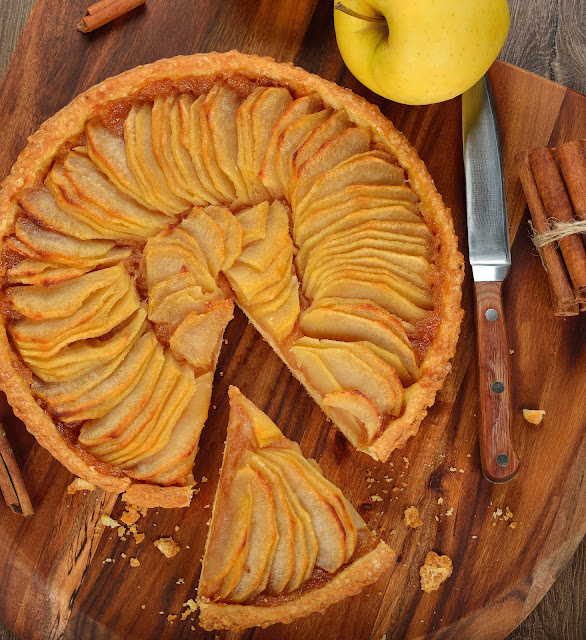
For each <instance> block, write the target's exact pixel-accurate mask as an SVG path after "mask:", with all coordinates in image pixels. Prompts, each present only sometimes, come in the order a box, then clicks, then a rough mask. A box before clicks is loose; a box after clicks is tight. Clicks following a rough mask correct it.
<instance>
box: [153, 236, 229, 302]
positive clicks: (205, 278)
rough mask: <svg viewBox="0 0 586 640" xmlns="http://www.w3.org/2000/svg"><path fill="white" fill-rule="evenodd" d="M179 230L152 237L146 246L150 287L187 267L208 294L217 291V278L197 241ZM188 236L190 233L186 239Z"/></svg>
mask: <svg viewBox="0 0 586 640" xmlns="http://www.w3.org/2000/svg"><path fill="white" fill-rule="evenodd" d="M183 234H184V235H182V234H181V233H179V230H178V229H175V230H173V231H172V232H171V233H169V234H165V233H164V232H163V234H162V235H161V234H159V235H157V236H154V237H153V238H150V239H149V240H148V242H147V243H146V245H145V248H144V252H143V255H144V259H145V264H146V276H147V283H148V286H149V289H150V288H151V287H153V286H154V285H156V284H157V283H158V282H161V281H162V280H165V279H166V278H169V277H170V276H174V275H177V274H178V273H181V272H185V271H186V270H187V272H188V273H190V274H191V275H192V276H193V278H194V280H195V283H196V284H197V285H198V286H200V287H201V288H202V290H203V291H204V292H205V293H213V292H214V291H216V290H217V285H216V281H215V279H214V278H213V277H212V276H211V274H210V272H209V271H208V268H207V264H206V263H205V259H204V258H203V256H202V254H201V252H200V253H199V255H198V254H197V253H196V250H195V249H194V244H195V243H194V241H193V238H192V237H191V236H189V234H187V233H185V232H183ZM185 236H188V238H186V237H185Z"/></svg>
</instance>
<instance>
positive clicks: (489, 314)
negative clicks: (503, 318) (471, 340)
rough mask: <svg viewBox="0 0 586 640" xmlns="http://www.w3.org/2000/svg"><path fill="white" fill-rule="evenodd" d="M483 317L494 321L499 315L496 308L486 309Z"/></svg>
mask: <svg viewBox="0 0 586 640" xmlns="http://www.w3.org/2000/svg"><path fill="white" fill-rule="evenodd" d="M484 317H485V318H486V319H487V320H490V321H491V322H494V321H495V320H496V319H497V318H498V317H499V314H498V312H497V310H496V309H487V310H486V313H485V314H484Z"/></svg>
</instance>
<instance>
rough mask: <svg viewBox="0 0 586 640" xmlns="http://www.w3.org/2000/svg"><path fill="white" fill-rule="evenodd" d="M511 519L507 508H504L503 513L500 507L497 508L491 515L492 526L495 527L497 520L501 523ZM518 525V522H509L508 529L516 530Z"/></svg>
mask: <svg viewBox="0 0 586 640" xmlns="http://www.w3.org/2000/svg"><path fill="white" fill-rule="evenodd" d="M512 519H513V512H512V511H511V509H510V508H509V507H508V506H507V507H505V510H504V511H503V510H502V509H501V508H500V507H497V508H496V509H495V510H494V511H493V514H492V526H493V527H496V523H497V520H500V521H501V522H507V521H508V520H512ZM518 524H519V523H518V522H510V523H509V527H511V529H516V528H517V525H518Z"/></svg>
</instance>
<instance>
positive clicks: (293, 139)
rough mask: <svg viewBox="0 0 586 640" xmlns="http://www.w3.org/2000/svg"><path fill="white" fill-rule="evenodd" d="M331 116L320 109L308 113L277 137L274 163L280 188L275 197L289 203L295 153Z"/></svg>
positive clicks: (327, 110)
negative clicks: (283, 197)
mask: <svg viewBox="0 0 586 640" xmlns="http://www.w3.org/2000/svg"><path fill="white" fill-rule="evenodd" d="M331 114H332V111H331V110H330V109H322V110H321V111H317V112H316V113H309V114H308V115H306V116H303V117H302V118H300V119H299V120H297V121H296V122H294V123H293V124H292V125H290V126H289V127H287V128H286V129H285V130H284V131H283V133H282V134H281V135H280V136H279V141H278V143H277V155H276V158H275V161H276V169H277V175H278V177H279V183H280V188H279V190H278V191H279V192H278V193H276V194H274V195H275V197H281V196H283V195H284V196H285V197H286V198H287V200H289V201H291V197H290V196H291V192H292V189H293V185H292V184H291V180H292V176H293V159H294V157H295V152H296V151H297V149H299V147H300V146H301V145H302V144H303V143H304V142H305V140H306V139H307V137H308V136H309V135H310V134H311V133H312V132H313V131H314V129H316V128H317V127H319V125H321V124H323V123H324V122H325V121H326V120H327V119H328V118H329V117H330V116H331Z"/></svg>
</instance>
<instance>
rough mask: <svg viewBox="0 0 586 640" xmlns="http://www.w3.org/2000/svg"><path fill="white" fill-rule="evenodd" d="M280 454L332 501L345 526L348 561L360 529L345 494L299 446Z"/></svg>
mask: <svg viewBox="0 0 586 640" xmlns="http://www.w3.org/2000/svg"><path fill="white" fill-rule="evenodd" d="M275 455H276V454H275ZM278 455H279V456H281V457H283V458H288V459H289V460H290V461H292V462H294V463H295V464H296V465H298V467H299V468H300V469H301V471H302V473H303V474H304V476H305V477H306V479H307V480H308V481H309V482H311V484H313V486H314V487H315V488H316V489H317V491H319V492H320V493H321V494H322V495H323V496H324V497H326V498H327V499H328V501H329V502H330V504H331V506H332V507H333V509H334V510H335V512H336V514H337V516H338V518H339V519H340V522H341V523H342V525H343V526H344V530H345V537H346V556H345V562H348V560H350V558H351V557H352V554H353V553H354V550H355V549H356V543H357V540H358V537H357V534H358V531H357V528H356V524H355V521H354V518H353V517H352V516H351V515H350V514H349V513H348V509H347V507H346V500H345V498H344V495H343V494H342V492H341V491H340V489H338V487H336V486H335V485H334V484H332V483H331V482H329V480H326V479H325V478H324V476H323V472H322V470H321V467H320V466H319V464H318V463H317V462H316V461H315V460H312V459H309V460H307V459H306V458H304V457H303V455H302V454H301V452H300V450H299V449H298V448H295V447H291V448H288V449H281V450H279V451H278Z"/></svg>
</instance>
